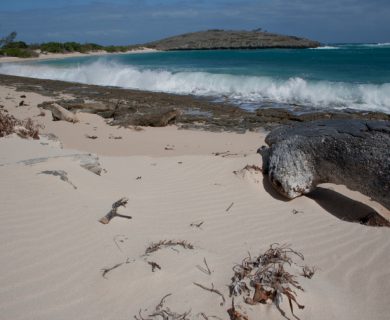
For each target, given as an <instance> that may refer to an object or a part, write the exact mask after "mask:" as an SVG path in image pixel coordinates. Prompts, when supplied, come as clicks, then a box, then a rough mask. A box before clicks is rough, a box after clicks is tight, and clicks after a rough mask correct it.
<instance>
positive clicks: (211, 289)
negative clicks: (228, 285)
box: [193, 282, 226, 306]
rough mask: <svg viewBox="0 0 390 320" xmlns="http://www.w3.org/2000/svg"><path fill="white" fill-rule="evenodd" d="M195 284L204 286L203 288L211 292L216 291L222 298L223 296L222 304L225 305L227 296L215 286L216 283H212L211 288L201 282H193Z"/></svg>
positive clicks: (200, 286)
mask: <svg viewBox="0 0 390 320" xmlns="http://www.w3.org/2000/svg"><path fill="white" fill-rule="evenodd" d="M193 284H194V285H196V286H198V287H199V288H202V289H203V290H206V291H210V292H214V293H216V294H217V295H219V296H220V297H221V298H222V302H221V303H220V305H221V306H223V305H224V304H225V302H226V300H225V296H224V295H223V294H222V293H221V292H220V291H219V290H217V289H215V288H214V284H213V283H212V284H211V288H207V287H205V286H203V285H201V284H199V283H196V282H193Z"/></svg>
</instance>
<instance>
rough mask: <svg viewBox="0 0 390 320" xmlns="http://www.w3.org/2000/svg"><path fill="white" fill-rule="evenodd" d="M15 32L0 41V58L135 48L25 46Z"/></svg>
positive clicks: (71, 44)
mask: <svg viewBox="0 0 390 320" xmlns="http://www.w3.org/2000/svg"><path fill="white" fill-rule="evenodd" d="M16 36H17V33H16V32H11V33H10V34H9V35H7V36H6V37H4V38H2V39H0V56H8V57H19V58H31V57H38V56H39V54H40V53H43V54H45V53H72V52H80V53H88V52H92V51H99V50H102V51H106V52H126V51H129V50H132V49H136V48H137V46H134V45H129V46H102V45H99V44H96V43H78V42H44V43H39V44H27V43H26V42H24V41H15V38H16Z"/></svg>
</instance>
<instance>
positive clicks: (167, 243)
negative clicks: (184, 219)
mask: <svg viewBox="0 0 390 320" xmlns="http://www.w3.org/2000/svg"><path fill="white" fill-rule="evenodd" d="M176 246H180V247H182V248H184V249H194V245H193V244H191V243H189V242H187V241H183V240H180V241H175V240H161V241H159V242H153V243H152V244H150V245H149V247H147V248H146V250H145V255H148V254H150V253H153V252H156V251H158V250H160V249H162V248H166V247H176Z"/></svg>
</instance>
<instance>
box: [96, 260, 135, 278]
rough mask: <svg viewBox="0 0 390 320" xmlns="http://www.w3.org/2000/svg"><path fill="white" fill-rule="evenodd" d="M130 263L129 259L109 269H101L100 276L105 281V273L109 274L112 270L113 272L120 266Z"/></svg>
mask: <svg viewBox="0 0 390 320" xmlns="http://www.w3.org/2000/svg"><path fill="white" fill-rule="evenodd" d="M130 262H131V261H130V259H129V258H127V259H126V261H125V262H121V263H117V264H115V265H113V266H112V267H110V268H103V269H102V276H103V278H104V279H107V278H106V275H107V273H109V272H111V271H112V270H115V269H116V268H119V267H120V266H122V265H124V264H129V263H130Z"/></svg>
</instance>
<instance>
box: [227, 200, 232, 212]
mask: <svg viewBox="0 0 390 320" xmlns="http://www.w3.org/2000/svg"><path fill="white" fill-rule="evenodd" d="M233 205H234V202H232V203H231V204H230V206H229V207H227V208H226V210H225V211H226V212H228V211H229V210H230V209H231V208H232V207H233Z"/></svg>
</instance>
